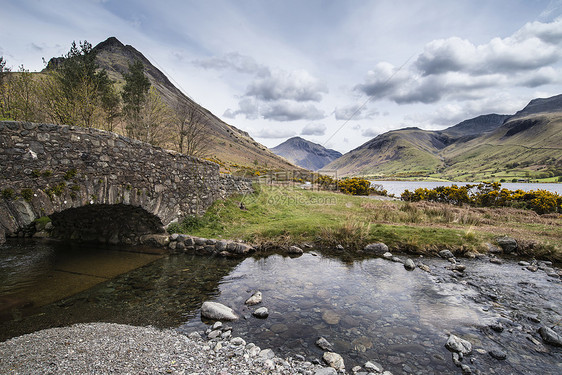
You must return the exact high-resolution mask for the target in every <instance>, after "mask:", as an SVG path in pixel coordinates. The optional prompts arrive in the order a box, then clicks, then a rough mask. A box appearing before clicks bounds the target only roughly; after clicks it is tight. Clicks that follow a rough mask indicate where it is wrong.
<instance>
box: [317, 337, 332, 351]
mask: <svg viewBox="0 0 562 375" xmlns="http://www.w3.org/2000/svg"><path fill="white" fill-rule="evenodd" d="M316 345H317V346H318V347H319V348H320V349H322V350H326V351H331V350H332V344H330V342H328V340H326V339H325V338H324V337H320V338H319V339H318V340H316Z"/></svg>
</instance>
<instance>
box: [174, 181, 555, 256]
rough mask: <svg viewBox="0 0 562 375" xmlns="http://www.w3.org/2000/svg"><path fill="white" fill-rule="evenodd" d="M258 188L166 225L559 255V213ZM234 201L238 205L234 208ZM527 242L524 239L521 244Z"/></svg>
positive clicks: (280, 242)
mask: <svg viewBox="0 0 562 375" xmlns="http://www.w3.org/2000/svg"><path fill="white" fill-rule="evenodd" d="M256 189H257V193H255V194H253V195H248V196H237V197H232V198H229V199H228V200H224V201H217V202H215V204H214V205H213V206H212V207H211V208H210V209H209V210H208V211H207V213H206V214H205V215H203V216H202V217H198V218H189V219H187V220H186V221H184V222H183V223H181V224H179V225H173V226H171V227H170V228H169V231H171V232H183V233H188V234H191V235H195V236H200V237H205V238H217V239H219V238H224V239H239V240H245V241H248V242H250V243H253V244H254V245H257V246H261V247H262V248H264V249H268V248H277V247H286V246H290V245H294V244H303V243H311V244H315V245H317V246H320V247H327V248H331V247H334V246H336V245H338V244H341V245H343V246H344V247H345V248H346V249H348V250H358V249H362V248H363V247H364V246H365V245H366V244H368V243H371V242H379V241H380V242H384V243H386V244H387V245H388V246H389V247H390V248H391V249H392V250H394V251H396V250H399V251H407V252H411V253H418V254H428V253H436V252H437V251H439V250H442V249H444V248H447V249H451V250H452V251H454V252H456V253H465V252H468V251H473V252H478V251H483V250H485V249H486V245H485V243H486V242H493V239H494V238H495V237H498V236H503V235H510V236H513V237H515V238H516V239H521V240H525V241H527V240H529V239H532V240H533V241H532V244H531V243H529V246H528V247H529V249H531V250H532V252H533V254H537V255H540V254H547V255H548V257H549V258H551V259H554V260H562V233H560V232H561V231H560V230H559V228H560V226H561V225H562V217H556V216H553V215H550V216H548V217H544V218H543V217H540V216H538V215H536V214H534V212H530V211H522V210H515V209H501V208H497V209H496V208H494V209H485V208H478V209H476V208H469V207H456V206H451V205H447V204H440V203H428V202H418V203H407V202H402V201H380V200H375V199H372V198H368V197H356V196H348V195H344V194H340V193H334V192H325V191H307V190H302V189H298V188H288V187H284V188H281V187H279V188H277V187H271V186H263V185H258V186H256ZM241 203H242V204H243V206H244V209H241V208H240V205H241ZM527 242H529V241H527Z"/></svg>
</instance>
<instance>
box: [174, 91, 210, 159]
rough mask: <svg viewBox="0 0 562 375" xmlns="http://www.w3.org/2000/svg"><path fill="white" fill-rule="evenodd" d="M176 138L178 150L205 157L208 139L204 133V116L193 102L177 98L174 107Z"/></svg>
mask: <svg viewBox="0 0 562 375" xmlns="http://www.w3.org/2000/svg"><path fill="white" fill-rule="evenodd" d="M175 125H176V133H177V135H176V140H177V144H178V148H179V151H180V152H181V153H183V154H186V155H191V156H197V157H205V156H207V153H208V151H209V140H208V137H207V136H206V134H205V116H204V115H203V112H202V111H201V110H200V109H199V108H197V106H196V105H195V104H192V103H186V102H185V101H181V99H178V102H177V104H176V107H175Z"/></svg>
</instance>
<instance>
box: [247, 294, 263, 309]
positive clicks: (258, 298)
mask: <svg viewBox="0 0 562 375" xmlns="http://www.w3.org/2000/svg"><path fill="white" fill-rule="evenodd" d="M261 300H262V295H261V292H260V291H257V292H255V293H254V294H252V296H251V297H250V298H248V299H247V300H246V302H245V304H246V305H248V306H253V305H257V304H258V303H260V302H261Z"/></svg>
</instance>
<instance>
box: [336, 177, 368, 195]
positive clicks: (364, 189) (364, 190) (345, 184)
mask: <svg viewBox="0 0 562 375" xmlns="http://www.w3.org/2000/svg"><path fill="white" fill-rule="evenodd" d="M338 188H339V190H340V191H341V192H342V193H344V194H351V195H369V193H370V192H371V182H369V181H368V180H365V179H362V178H358V177H353V178H348V179H345V180H341V181H339V182H338Z"/></svg>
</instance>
